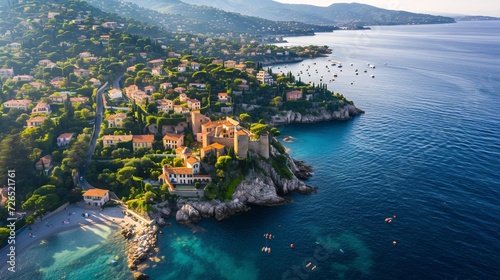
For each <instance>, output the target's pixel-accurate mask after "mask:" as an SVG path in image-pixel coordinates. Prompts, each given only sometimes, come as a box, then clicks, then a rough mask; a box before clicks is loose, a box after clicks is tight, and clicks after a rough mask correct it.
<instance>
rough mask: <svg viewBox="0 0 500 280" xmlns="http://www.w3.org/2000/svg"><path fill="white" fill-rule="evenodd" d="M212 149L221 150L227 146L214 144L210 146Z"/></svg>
mask: <svg viewBox="0 0 500 280" xmlns="http://www.w3.org/2000/svg"><path fill="white" fill-rule="evenodd" d="M210 147H213V148H214V149H217V150H220V149H223V148H224V147H225V146H224V145H222V144H219V143H213V144H211V145H210Z"/></svg>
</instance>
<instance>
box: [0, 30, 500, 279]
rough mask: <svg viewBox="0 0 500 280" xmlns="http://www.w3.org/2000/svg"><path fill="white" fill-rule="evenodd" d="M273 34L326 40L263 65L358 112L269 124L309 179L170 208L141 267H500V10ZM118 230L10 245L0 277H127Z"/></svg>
mask: <svg viewBox="0 0 500 280" xmlns="http://www.w3.org/2000/svg"><path fill="white" fill-rule="evenodd" d="M285 39H286V40H287V41H288V42H287V43H284V44H281V45H289V46H295V45H305V46H307V45H311V44H314V45H326V46H329V47H330V48H331V49H332V54H330V55H328V56H327V57H320V58H315V59H307V60H304V61H303V62H300V63H294V64H281V65H273V67H272V70H273V72H274V73H279V72H284V73H287V72H288V71H291V72H292V73H293V74H294V75H300V79H301V80H302V81H303V82H306V83H308V82H311V83H315V84H318V83H325V84H327V85H328V88H329V89H330V90H332V91H334V92H339V93H341V94H343V95H344V96H345V97H346V98H348V99H349V100H352V101H353V102H354V104H355V105H356V106H357V107H359V108H361V109H363V110H365V111H366V113H365V114H363V115H360V116H358V117H355V118H353V119H352V120H349V121H343V122H327V123H318V124H295V125H289V126H285V127H280V128H279V129H280V131H281V136H279V139H280V140H282V139H283V137H284V136H291V137H292V139H293V142H283V143H284V145H285V146H286V147H287V148H288V149H289V152H290V154H291V155H292V156H293V157H294V158H296V159H298V160H303V161H305V162H306V164H308V165H311V166H312V167H313V168H314V175H313V176H312V177H311V178H310V179H309V180H307V182H306V183H307V184H308V185H311V186H314V187H317V188H318V189H317V193H313V194H311V195H301V194H290V195H287V196H288V197H289V199H290V200H291V202H290V203H287V204H286V205H283V206H277V207H253V208H252V210H251V211H249V212H247V213H243V214H239V215H236V216H233V217H231V218H230V219H228V220H224V221H216V220H214V219H203V220H202V221H201V222H199V223H197V224H196V225H194V226H181V225H177V224H176V223H175V222H174V221H173V220H172V221H171V222H172V226H169V227H165V228H163V230H162V231H163V234H162V235H160V237H159V247H160V252H159V259H160V261H159V262H156V263H153V264H152V266H151V267H150V268H148V269H146V270H145V273H147V274H148V275H150V277H151V279H165V280H167V279H185V280H188V279H193V280H195V279H236V280H257V279H377V280H379V279H380V280H386V279H419V280H420V279H457V280H458V279H500V262H499V260H500V51H499V50H500V21H482V22H480V21H478V22H458V23H455V24H443V25H417V26H386V27H373V28H372V29H371V30H359V31H335V32H333V33H319V34H317V35H315V36H312V37H311V36H308V37H290V38H285ZM339 62H340V63H342V66H343V67H342V68H338V63H339ZM334 63H335V64H336V65H335V66H333V65H332V64H334ZM351 64H352V65H351ZM369 65H372V66H374V68H372V67H369ZM356 69H357V70H358V72H356ZM365 70H366V73H365ZM301 71H302V74H301ZM356 73H358V74H357V75H356ZM309 74H310V76H309ZM333 74H337V77H335V78H334V77H333ZM372 75H373V76H372ZM333 79H335V80H333ZM387 218H392V219H391V222H390V223H388V222H386V219H387ZM266 233H268V234H272V235H273V238H272V239H266V238H264V234H266ZM70 236H71V238H69V237H70ZM76 240H78V241H76ZM119 240H120V239H119V238H118V237H117V236H116V234H114V233H113V231H109V232H108V231H104V232H99V233H97V234H96V233H89V232H87V231H82V230H73V231H71V232H64V233H62V234H60V235H58V236H53V237H51V238H49V239H47V240H45V241H44V242H45V243H44V244H36V245H34V246H33V247H31V248H30V249H28V250H26V251H25V252H24V253H22V254H21V255H20V256H19V257H18V262H19V263H23V262H24V265H22V267H21V268H20V270H22V271H21V272H18V273H17V274H15V276H14V277H13V278H12V275H11V274H5V272H3V273H2V274H1V275H0V278H1V279H130V278H131V276H130V275H131V274H129V273H128V271H127V268H126V266H125V264H124V263H123V260H124V258H125V256H124V254H123V252H122V251H123V248H124V246H125V245H124V244H123V242H120V241H119ZM97 245H98V246H97ZM292 245H293V246H292ZM263 247H269V248H271V252H270V253H266V252H262V248H263ZM292 247H293V248H292ZM113 259H117V260H118V261H119V263H118V264H117V265H115V266H113V265H111V264H110V261H111V260H113ZM309 263H310V265H309V266H308V264H309ZM313 267H314V268H315V269H314V270H313ZM2 275H3V276H2ZM5 275H7V276H9V277H8V278H5V277H6V276H5Z"/></svg>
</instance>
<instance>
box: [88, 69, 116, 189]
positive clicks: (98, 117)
mask: <svg viewBox="0 0 500 280" xmlns="http://www.w3.org/2000/svg"><path fill="white" fill-rule="evenodd" d="M122 76H123V75H120V76H118V77H117V78H116V79H114V81H113V88H116V89H120V79H121V77H122ZM107 88H108V82H106V83H105V84H104V85H103V86H102V87H100V88H99V90H98V91H97V95H96V99H97V100H96V114H95V124H94V131H93V134H92V139H91V141H90V147H89V151H88V153H87V158H86V159H85V163H84V164H83V165H82V167H81V168H80V170H79V172H78V174H79V176H80V178H78V179H79V183H80V185H81V186H82V188H83V189H84V190H88V189H93V188H94V187H93V186H91V185H90V184H89V183H88V182H87V179H86V177H85V169H86V168H87V165H88V164H90V160H91V159H92V155H93V154H94V152H95V146H96V143H97V137H98V136H99V132H100V131H101V124H102V115H103V113H104V104H103V102H102V99H103V93H104V91H105V90H106V89H107Z"/></svg>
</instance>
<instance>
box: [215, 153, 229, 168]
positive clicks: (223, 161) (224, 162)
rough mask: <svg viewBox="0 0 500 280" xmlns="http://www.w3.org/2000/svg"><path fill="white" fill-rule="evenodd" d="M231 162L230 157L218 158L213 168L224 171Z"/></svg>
mask: <svg viewBox="0 0 500 280" xmlns="http://www.w3.org/2000/svg"><path fill="white" fill-rule="evenodd" d="M231 161H232V159H231V157H230V156H220V157H219V158H217V162H216V163H215V168H217V169H221V170H224V171H225V170H227V168H228V167H229V163H231Z"/></svg>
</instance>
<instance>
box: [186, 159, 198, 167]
mask: <svg viewBox="0 0 500 280" xmlns="http://www.w3.org/2000/svg"><path fill="white" fill-rule="evenodd" d="M197 162H198V160H197V159H195V158H193V157H190V158H188V159H187V160H186V163H189V164H190V165H193V164H195V163H197Z"/></svg>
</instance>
